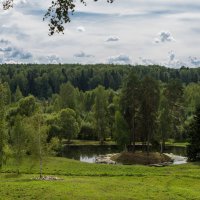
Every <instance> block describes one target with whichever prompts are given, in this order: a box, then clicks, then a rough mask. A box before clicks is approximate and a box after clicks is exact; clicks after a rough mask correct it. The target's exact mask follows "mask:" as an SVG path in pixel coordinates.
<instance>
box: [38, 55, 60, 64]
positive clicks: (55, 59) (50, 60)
mask: <svg viewBox="0 0 200 200" xmlns="http://www.w3.org/2000/svg"><path fill="white" fill-rule="evenodd" d="M35 63H40V64H59V63H62V59H61V58H60V57H59V56H57V55H47V56H40V57H39V58H37V59H36V61H35Z"/></svg>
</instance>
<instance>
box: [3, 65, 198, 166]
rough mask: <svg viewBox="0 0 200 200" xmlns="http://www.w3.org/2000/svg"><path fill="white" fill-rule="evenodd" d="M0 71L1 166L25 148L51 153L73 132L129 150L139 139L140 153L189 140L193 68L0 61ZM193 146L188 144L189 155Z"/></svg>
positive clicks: (195, 105)
mask: <svg viewBox="0 0 200 200" xmlns="http://www.w3.org/2000/svg"><path fill="white" fill-rule="evenodd" d="M0 75H1V76H0V77H1V84H0V95H1V96H0V110H1V116H0V117H1V124H0V132H1V134H0V136H1V140H0V150H1V151H0V153H1V155H0V158H1V166H2V165H3V163H5V162H6V160H7V159H8V158H9V157H15V159H16V161H17V163H18V164H19V163H20V160H22V159H23V156H25V155H32V156H33V155H35V157H38V158H40V157H41V155H42V153H44V152H48V153H50V154H51V153H53V152H54V153H55V151H56V150H58V149H59V148H61V146H62V145H63V144H70V142H71V140H73V139H79V140H97V141H99V142H100V144H104V142H105V141H116V143H117V144H118V145H120V146H121V147H122V148H128V150H131V151H134V150H135V144H136V142H141V143H142V144H143V145H144V151H147V152H150V150H151V148H150V147H151V146H155V147H159V146H160V145H161V147H162V148H161V152H162V151H163V150H164V148H165V142H166V141H167V140H169V139H173V141H191V140H192V139H191V137H192V136H191V134H190V132H191V124H192V123H193V121H194V116H195V112H196V110H197V108H198V104H199V102H200V84H199V80H200V68H194V69H189V68H185V67H182V68H181V69H170V68H165V67H161V66H120V65H78V64H77V65H75V64H74V65H2V66H1V68H0ZM194 141H197V140H194ZM197 146H198V145H197ZM36 147H37V148H36ZM198 148H199V147H197V149H195V148H190V155H192V156H191V160H196V159H198ZM194 152H196V153H194ZM15 154H16V155H15ZM36 155H37V156H36Z"/></svg>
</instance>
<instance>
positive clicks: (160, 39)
mask: <svg viewBox="0 0 200 200" xmlns="http://www.w3.org/2000/svg"><path fill="white" fill-rule="evenodd" d="M173 41H175V39H174V38H173V36H172V34H171V33H170V32H169V31H161V32H159V33H158V36H157V37H156V38H155V39H154V42H155V43H165V42H173Z"/></svg>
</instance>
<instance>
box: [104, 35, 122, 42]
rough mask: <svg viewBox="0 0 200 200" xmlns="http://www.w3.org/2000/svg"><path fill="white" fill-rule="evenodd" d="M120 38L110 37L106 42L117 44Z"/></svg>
mask: <svg viewBox="0 0 200 200" xmlns="http://www.w3.org/2000/svg"><path fill="white" fill-rule="evenodd" d="M119 40H120V39H119V37H117V36H109V37H108V38H107V39H106V42H117V41H119Z"/></svg>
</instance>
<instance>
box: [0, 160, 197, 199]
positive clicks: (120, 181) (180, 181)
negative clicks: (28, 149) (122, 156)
mask: <svg viewBox="0 0 200 200" xmlns="http://www.w3.org/2000/svg"><path fill="white" fill-rule="evenodd" d="M27 163H29V164H30V162H26V163H24V164H23V165H22V167H21V169H20V170H21V172H23V173H24V175H21V176H19V177H16V176H14V175H13V174H12V173H8V172H14V170H15V169H14V168H13V167H11V166H7V167H6V168H4V169H3V172H4V173H2V174H1V176H0V178H1V179H0V199H3V200H4V199H70V200H73V199H75V200H76V199H79V200H80V199H81V200H82V199H87V200H90V199H120V200H123V199H161V200H162V199H163V200H165V199H166V200H167V199H175V200H179V199H180V200H182V199H200V190H199V188H200V163H196V164H186V165H179V166H170V167H164V168H155V167H146V166H113V165H97V164H87V163H80V162H78V161H73V160H69V159H66V158H48V159H47V160H46V161H45V165H44V172H45V174H54V175H56V176H59V177H62V178H63V179H64V180H63V181H34V180H31V178H32V177H36V176H38V175H36V173H38V166H34V167H33V168H31V169H30V165H28V164H27ZM25 173H26V174H25ZM32 173H33V174H32Z"/></svg>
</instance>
